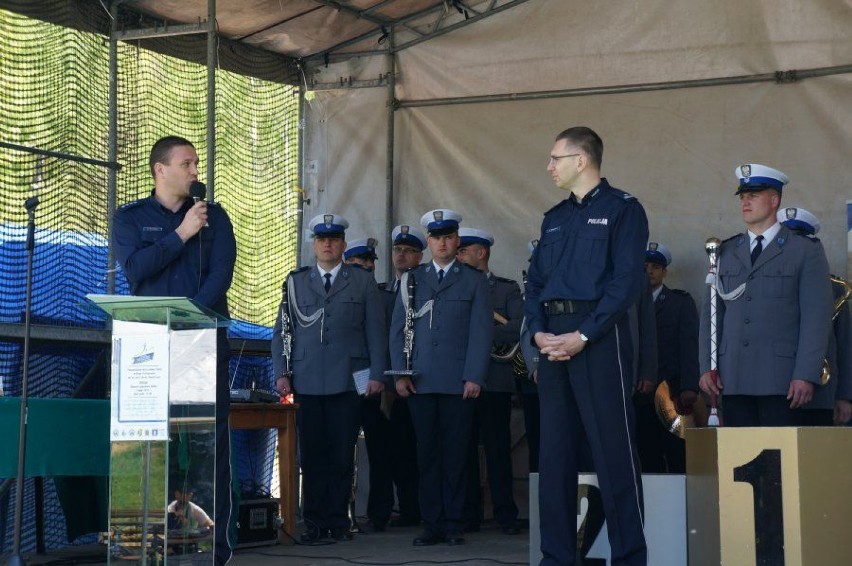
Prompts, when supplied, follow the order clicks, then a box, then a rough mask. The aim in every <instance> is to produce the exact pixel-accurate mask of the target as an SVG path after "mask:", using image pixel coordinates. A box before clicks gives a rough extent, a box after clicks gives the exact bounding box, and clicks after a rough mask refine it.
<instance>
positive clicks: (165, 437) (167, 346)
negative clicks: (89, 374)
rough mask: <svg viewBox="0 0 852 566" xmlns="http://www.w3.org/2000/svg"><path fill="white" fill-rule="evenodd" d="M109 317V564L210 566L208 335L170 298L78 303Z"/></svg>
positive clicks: (206, 315) (198, 314)
mask: <svg viewBox="0 0 852 566" xmlns="http://www.w3.org/2000/svg"><path fill="white" fill-rule="evenodd" d="M87 298H88V299H89V300H91V301H92V302H93V303H95V304H96V305H97V306H98V307H99V308H100V309H101V310H103V311H104V312H106V313H107V314H108V315H109V316H110V317H111V318H112V389H111V397H110V407H111V416H110V480H109V485H110V494H109V560H110V563H119V562H120V563H121V564H128V563H131V564H132V563H137V564H142V565H147V564H162V563H166V564H189V563H192V564H213V548H214V537H213V517H214V512H213V510H214V494H215V489H214V482H215V469H216V465H215V463H216V329H217V328H218V327H219V326H226V325H227V324H228V322H229V321H228V319H227V318H225V317H222V316H220V315H218V314H216V313H214V312H213V311H211V310H209V309H207V308H205V307H203V306H201V305H199V304H197V303H195V302H193V301H192V300H190V299H181V298H171V297H128V296H115V295H88V297H87Z"/></svg>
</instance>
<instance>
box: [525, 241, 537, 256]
mask: <svg viewBox="0 0 852 566" xmlns="http://www.w3.org/2000/svg"><path fill="white" fill-rule="evenodd" d="M537 247H538V238H536V239H534V240H530V241H529V242H527V250H528V251H529V252H530V255H533V252H534V251H535V249H536V248H537Z"/></svg>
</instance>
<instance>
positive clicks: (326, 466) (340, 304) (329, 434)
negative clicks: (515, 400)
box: [272, 214, 387, 543]
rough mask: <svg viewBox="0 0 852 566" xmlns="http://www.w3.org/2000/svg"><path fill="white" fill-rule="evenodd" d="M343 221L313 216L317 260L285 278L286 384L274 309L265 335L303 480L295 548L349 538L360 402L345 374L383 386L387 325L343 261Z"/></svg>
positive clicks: (367, 284) (354, 268)
mask: <svg viewBox="0 0 852 566" xmlns="http://www.w3.org/2000/svg"><path fill="white" fill-rule="evenodd" d="M348 226H349V222H348V221H347V220H346V219H345V218H343V217H341V216H339V215H337V214H320V215H318V216H317V217H315V218H314V219H312V220H311V222H310V227H311V231H312V232H313V236H314V240H313V248H314V253H315V254H316V258H317V262H316V265H313V266H305V267H303V268H301V269H298V270H296V271H294V272H293V273H291V274H290V275H289V276H288V284H287V287H288V301H287V302H288V307H289V308H288V312H289V317H290V321H291V327H292V329H293V344H292V351H291V353H290V360H289V361H290V370H291V371H292V374H293V378H292V383H291V380H290V379H289V378H288V377H287V375H286V373H285V368H286V360H285V356H284V341H283V339H282V335H281V329H282V322H281V320H282V319H281V315H282V313H283V312H284V311H283V307H284V304H283V301H282V305H281V306H280V307H279V309H278V316H277V317H276V321H275V329H274V331H273V334H272V362H273V366H274V371H275V375H276V376H277V379H276V382H275V388H276V390H277V391H278V392H279V393H281V394H282V395H287V394H289V393H294V394H295V400H296V402H297V403H299V405H300V408H299V413H298V433H299V449H300V454H301V464H302V478H303V517H304V519H305V532H304V533H302V535H301V540H302V542H305V543H316V542H317V541H319V540H320V539H323V538H326V537H328V536H329V535H330V536H331V538H333V539H335V540H338V541H343V540H350V539H351V538H352V535H351V533H350V528H351V522H350V519H349V516H348V508H349V498H350V495H351V490H352V474H353V459H352V455H353V453H354V450H355V441H356V439H357V437H358V429H359V425H360V420H361V400H360V398H359V396H358V392H357V390H356V385H355V379H354V376H353V374H354V373H356V372H362V371H365V372H367V374H368V379H367V386H366V392H365V394H366V395H367V396H368V397H369V396H373V395H378V394H380V393H381V392H382V390H383V389H384V386H385V381H386V378H385V376H384V370H385V368H386V363H387V339H386V336H387V327H386V322H385V317H384V314H383V313H384V311H383V309H382V304H381V299H380V298H379V289H378V286H377V285H376V280H375V278H374V277H373V274H372V273H370V272H369V271H367V270H365V269H363V268H362V267H360V266H358V265H348V264H345V263H343V261H342V259H343V252H344V250H345V249H346V240H345V239H344V236H345V230H346V228H347V227H348Z"/></svg>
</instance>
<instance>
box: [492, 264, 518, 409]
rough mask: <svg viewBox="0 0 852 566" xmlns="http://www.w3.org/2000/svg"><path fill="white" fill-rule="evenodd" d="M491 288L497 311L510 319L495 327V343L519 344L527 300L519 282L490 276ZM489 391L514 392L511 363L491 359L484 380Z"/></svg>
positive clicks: (505, 344)
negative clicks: (523, 296)
mask: <svg viewBox="0 0 852 566" xmlns="http://www.w3.org/2000/svg"><path fill="white" fill-rule="evenodd" d="M488 289H489V290H490V291H491V306H492V308H493V309H494V311H495V312H498V313H500V314H501V315H502V316H503V317H505V318H507V319H509V322H508V323H506V324H497V325H496V326H495V327H494V344H495V345H497V346H511V345H513V344H517V343H518V340H520V334H521V320H522V319H523V317H524V299H523V298H522V297H521V288H520V287H519V286H518V283H517V282H516V281H512V280H511V279H505V278H503V277H497V276H495V275H494V274H493V273H489V274H488ZM485 388H486V390H487V391H491V392H499V393H514V392H515V373H514V371H513V370H512V360H506V361H497V360H494V359H493V358H492V359H491V364H490V366H489V368H488V377H487V378H486V380H485Z"/></svg>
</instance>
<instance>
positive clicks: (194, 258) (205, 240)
mask: <svg viewBox="0 0 852 566" xmlns="http://www.w3.org/2000/svg"><path fill="white" fill-rule="evenodd" d="M193 204H194V203H193V202H192V200H191V199H187V200H186V201H185V202H184V203H183V206H181V208H180V210H178V211H177V212H172V211H171V210H169V209H168V208H166V207H164V206H162V205H161V204H160V203H159V202H157V199H155V198H154V195H153V193H152V194H151V196H150V197H148V198H144V199H141V200H137V201H135V202H131V203H128V204H125V205H123V206H121V207H119V208H118V210H116V212H115V216H114V228H113V245H114V247H115V256H116V259H117V260H118V262H119V264H120V265H121V268H122V269H123V270H124V273H125V274H126V275H127V279H128V281H129V282H130V290H131V292H132V293H133V294H134V295H141V296H152V297H187V298H190V299H194V300H196V301H198V302H199V303H200V304H202V305H204V306H206V307H208V308H210V309H213V310H214V311H215V312H217V313H219V314H221V315H225V316H228V315H229V312H228V302H227V298H226V294H227V292H228V288H229V287H230V286H231V279H232V278H233V275H234V262H235V261H236V259H237V243H236V241H235V240H234V227H233V226H232V225H231V220H230V218H228V215H227V213H226V212H225V211H224V210H223V209H222V208H221V207H220V206H219V205H217V204H213V203H210V204H208V206H207V222H208V224H209V226H207V227H204V228H202V229H201V231H200V232H199V233H198V234H196V235H195V236H193V237H192V238H190V239H189V240H187V242H186V243H185V244H184V243H183V242H182V241H181V239H180V237H178V235H177V233H176V232H175V229H176V228H177V227H178V226H180V224H181V222H183V219H184V217H185V216H186V213H187V211H189V209H190V208H192V205H193Z"/></svg>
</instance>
